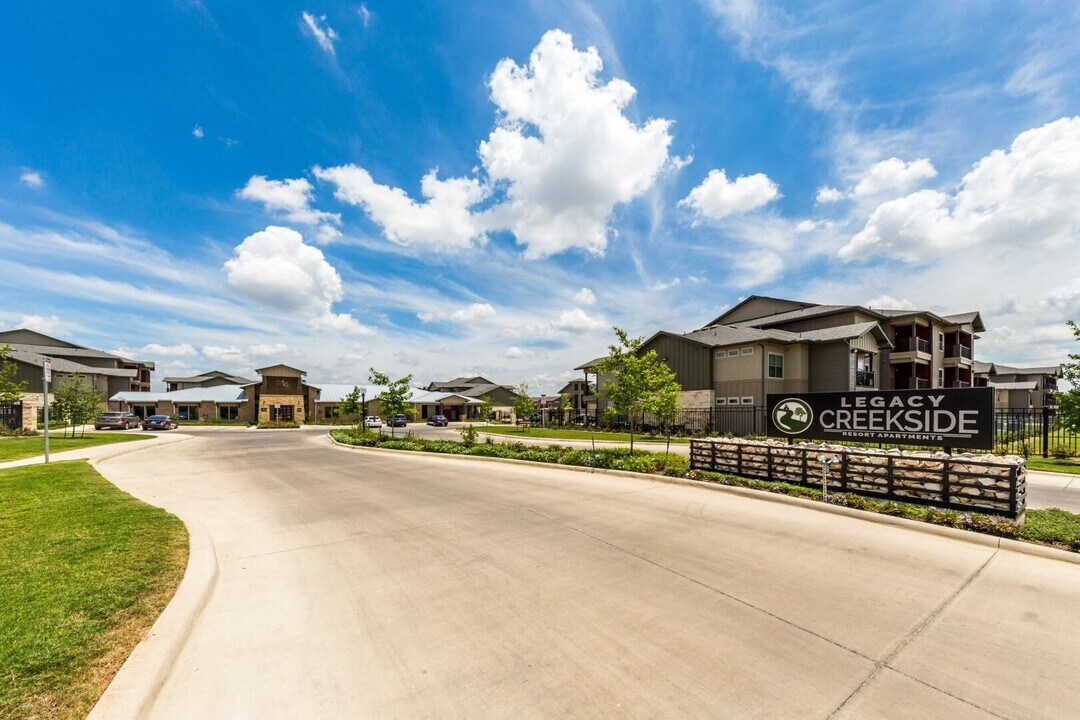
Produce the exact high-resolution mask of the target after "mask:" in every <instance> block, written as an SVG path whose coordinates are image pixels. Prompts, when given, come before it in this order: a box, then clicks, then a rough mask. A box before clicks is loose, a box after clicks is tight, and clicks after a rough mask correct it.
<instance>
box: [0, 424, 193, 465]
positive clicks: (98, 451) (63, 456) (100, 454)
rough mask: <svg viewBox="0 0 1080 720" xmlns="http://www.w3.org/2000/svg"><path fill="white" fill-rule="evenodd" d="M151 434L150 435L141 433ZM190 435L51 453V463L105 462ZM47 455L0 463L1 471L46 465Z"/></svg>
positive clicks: (173, 434) (186, 437) (153, 437)
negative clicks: (114, 457) (63, 461)
mask: <svg viewBox="0 0 1080 720" xmlns="http://www.w3.org/2000/svg"><path fill="white" fill-rule="evenodd" d="M140 434H149V433H140ZM189 437H191V436H190V435H183V434H177V433H175V431H173V432H172V433H169V434H168V435H164V434H162V435H153V436H152V439H150V440H138V441H135V442H134V443H110V444H108V445H95V446H94V447H90V448H83V449H81V450H64V451H63V452H54V453H49V462H50V463H52V462H60V461H62V460H104V459H105V458H108V457H112V456H113V455H115V454H119V453H122V452H131V451H132V450H134V449H136V448H145V447H149V446H150V445H152V444H153V445H167V444H169V443H173V442H178V441H180V440H186V439H188V438H189ZM44 464H45V455H35V456H34V457H28V458H23V459H22V460H11V461H10V462H6V463H0V470H4V469H6V468H13V467H23V466H25V465H44Z"/></svg>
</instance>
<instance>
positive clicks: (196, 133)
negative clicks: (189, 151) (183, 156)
mask: <svg viewBox="0 0 1080 720" xmlns="http://www.w3.org/2000/svg"><path fill="white" fill-rule="evenodd" d="M205 134H206V133H204V132H203V129H202V125H196V126H195V127H194V129H192V131H191V135H192V136H193V137H195V138H196V139H199V140H202V138H203V135H205Z"/></svg>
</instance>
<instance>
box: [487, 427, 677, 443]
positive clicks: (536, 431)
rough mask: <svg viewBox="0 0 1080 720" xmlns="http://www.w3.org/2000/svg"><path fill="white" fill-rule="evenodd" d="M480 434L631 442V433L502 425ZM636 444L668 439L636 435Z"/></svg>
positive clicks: (672, 439) (675, 438)
mask: <svg viewBox="0 0 1080 720" xmlns="http://www.w3.org/2000/svg"><path fill="white" fill-rule="evenodd" d="M474 427H476V429H477V430H478V431H479V432H482V433H491V434H492V435H506V436H507V437H534V438H550V439H552V440H593V439H595V440H606V441H609V442H630V433H618V432H603V431H600V430H597V431H592V430H563V429H561V428H538V427H534V428H522V427H507V426H500V425H486V426H485V425H476V426H474ZM634 442H635V443H639V442H653V443H663V442H666V439H665V438H663V437H657V436H656V435H638V434H635V435H634ZM671 442H673V443H688V442H690V440H689V439H688V438H678V437H673V438H671Z"/></svg>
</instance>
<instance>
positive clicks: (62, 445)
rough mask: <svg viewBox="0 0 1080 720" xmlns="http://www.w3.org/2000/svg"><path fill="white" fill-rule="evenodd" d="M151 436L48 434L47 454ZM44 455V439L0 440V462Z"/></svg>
mask: <svg viewBox="0 0 1080 720" xmlns="http://www.w3.org/2000/svg"><path fill="white" fill-rule="evenodd" d="M151 437H153V436H152V435H141V434H136V433H127V432H122V431H119V430H116V431H113V432H111V433H87V434H86V435H85V436H84V437H74V438H71V437H68V438H65V437H60V436H57V435H55V434H52V433H50V434H49V453H50V454H52V453H58V452H63V451H65V450H83V449H85V448H92V447H97V446H98V445H109V444H111V443H122V442H132V441H135V440H149V439H150V438H151ZM44 454H45V437H44V436H42V435H33V436H30V437H6V438H0V462H9V461H11V460H22V459H23V458H28V457H37V456H38V455H44Z"/></svg>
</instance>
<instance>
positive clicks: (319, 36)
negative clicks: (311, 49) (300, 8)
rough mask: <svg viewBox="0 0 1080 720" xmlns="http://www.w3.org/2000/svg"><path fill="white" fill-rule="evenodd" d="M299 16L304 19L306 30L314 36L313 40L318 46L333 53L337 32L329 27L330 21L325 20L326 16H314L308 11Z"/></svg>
mask: <svg viewBox="0 0 1080 720" xmlns="http://www.w3.org/2000/svg"><path fill="white" fill-rule="evenodd" d="M300 18H301V19H302V20H303V21H304V27H305V28H306V29H307V32H308V33H310V34H311V36H312V37H313V38H315V42H317V43H318V44H319V47H321V48H322V49H323V50H325V51H326V52H328V53H330V54H331V55H333V54H334V43H335V42H336V41H337V39H338V34H337V32H335V31H334V28H332V27H330V23H328V22H326V16H325V15H320V16H318V17H315V16H314V15H312V14H311V13H309V12H302V13H300Z"/></svg>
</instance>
